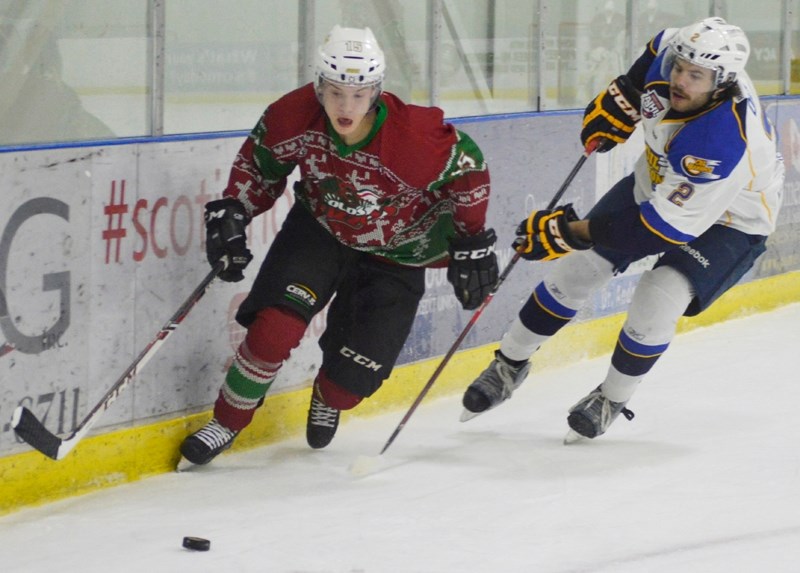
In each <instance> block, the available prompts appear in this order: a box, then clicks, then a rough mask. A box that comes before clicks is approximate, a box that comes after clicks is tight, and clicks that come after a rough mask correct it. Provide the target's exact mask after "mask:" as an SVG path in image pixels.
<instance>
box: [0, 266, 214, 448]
mask: <svg viewBox="0 0 800 573" xmlns="http://www.w3.org/2000/svg"><path fill="white" fill-rule="evenodd" d="M224 268H225V262H224V261H223V260H220V261H218V262H217V263H216V265H214V268H213V269H211V272H209V273H208V275H207V276H206V278H204V279H203V281H202V282H201V283H200V284H199V285H198V286H197V288H196V289H194V292H192V294H190V295H189V298H187V299H186V301H185V302H184V303H183V304H182V305H181V307H180V308H179V309H178V311H177V312H176V313H175V314H173V315H172V317H171V318H170V319H169V320H168V321H167V322H166V324H164V326H162V327H161V330H159V331H158V333H156V335H155V337H154V338H153V339H152V340H151V341H150V342H149V343H148V344H147V346H146V347H145V348H144V350H142V351H141V352H140V353H139V356H137V357H136V359H135V360H134V361H133V363H132V364H131V365H130V366H128V369H127V370H126V371H125V373H124V374H123V375H122V376H121V377H120V378H119V379H118V380H117V381H116V382H114V385H113V386H111V389H110V390H109V391H108V392H106V395H105V396H103V398H102V399H101V400H100V402H98V403H97V404H96V405H95V407H94V408H92V411H91V412H89V414H87V416H86V417H85V418H84V419H83V421H81V423H80V424H78V426H77V427H76V428H75V430H73V431H72V433H71V434H70V435H69V436H67V437H66V438H59V437H57V436H56V435H55V434H53V433H52V432H50V431H49V430H48V429H47V428H45V427H44V424H42V422H40V421H39V419H38V418H37V417H36V416H34V414H33V412H31V411H30V410H29V409H28V408H26V407H25V406H19V407H17V409H16V410H14V415H13V417H12V419H11V425H12V426H13V427H14V432H16V434H17V435H18V436H19V437H20V438H22V439H23V440H25V441H26V442H28V444H30V445H31V446H33V447H34V448H36V449H37V450H39V451H40V452H42V453H43V454H44V455H46V456H48V457H50V458H52V459H54V460H61V459H64V457H65V456H66V455H67V454H68V453H69V452H70V451H72V449H73V448H74V447H75V446H76V445H77V444H78V442H80V441H81V439H83V437H84V436H85V435H86V434H87V433H88V432H89V430H90V429H91V428H92V426H94V424H95V423H96V422H97V420H98V419H99V418H100V415H101V414H102V413H103V412H105V411H106V410H108V407H109V406H111V403H112V402H114V400H116V399H117V397H119V395H120V394H121V393H122V391H123V390H124V389H125V388H126V387H127V386H128V385H130V383H131V382H133V380H134V378H135V377H136V374H137V371H138V370H139V369H141V368H143V367H144V365H145V364H147V362H148V360H150V359H151V358H152V357H153V355H155V353H156V351H157V350H158V349H159V347H160V346H161V345H162V344H163V343H164V341H165V340H166V339H167V337H169V335H170V334H172V332H173V331H174V330H175V329H176V328H178V325H179V324H180V323H181V322H182V321H183V319H184V318H186V315H188V314H189V311H190V310H191V309H192V307H194V305H195V304H197V302H198V301H199V300H200V299H201V298H202V297H203V295H204V294H205V293H206V291H207V290H208V287H209V286H210V285H211V283H212V281H213V280H214V279H215V278H216V277H217V275H218V274H219V273H220V271H222V269H224Z"/></svg>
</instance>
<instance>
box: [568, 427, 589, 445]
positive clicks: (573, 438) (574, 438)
mask: <svg viewBox="0 0 800 573" xmlns="http://www.w3.org/2000/svg"><path fill="white" fill-rule="evenodd" d="M585 439H586V436H582V435H580V434H579V433H578V432H576V431H575V430H570V431H569V432H567V435H566V436H564V445H565V446H568V445H570V444H574V443H575V442H580V441H581V440H585Z"/></svg>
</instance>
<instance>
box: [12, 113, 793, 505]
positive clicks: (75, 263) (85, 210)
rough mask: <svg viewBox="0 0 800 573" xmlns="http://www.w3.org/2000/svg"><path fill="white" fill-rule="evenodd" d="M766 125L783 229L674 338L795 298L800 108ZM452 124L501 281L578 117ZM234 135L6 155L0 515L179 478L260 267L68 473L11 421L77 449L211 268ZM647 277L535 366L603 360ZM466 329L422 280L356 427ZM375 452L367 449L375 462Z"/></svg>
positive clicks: (571, 197) (254, 245)
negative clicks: (74, 439) (489, 190)
mask: <svg viewBox="0 0 800 573" xmlns="http://www.w3.org/2000/svg"><path fill="white" fill-rule="evenodd" d="M770 115H771V117H772V118H773V120H774V122H775V123H776V126H777V127H778V129H779V132H780V133H781V138H782V139H781V150H782V153H783V154H784V156H785V158H786V164H787V184H786V192H785V203H784V208H783V210H782V212H781V215H780V218H779V220H778V223H779V225H778V231H777V232H776V233H775V234H774V235H773V236H772V237H771V239H770V242H769V247H770V248H769V249H768V251H767V253H766V254H765V255H764V256H762V257H761V258H760V259H759V261H758V262H757V264H756V266H755V267H754V269H753V270H752V271H751V273H749V274H748V276H747V277H745V279H744V280H743V282H742V284H741V285H740V286H739V287H737V288H736V289H734V290H733V291H732V292H731V293H729V294H728V295H727V296H726V297H724V298H723V299H722V300H721V301H719V303H717V304H716V305H715V306H714V307H712V309H710V310H709V311H708V312H707V313H705V314H703V315H701V316H700V317H698V318H697V319H696V320H693V321H691V322H686V323H685V324H684V325H683V326H682V327H683V328H688V327H691V326H694V325H702V324H707V323H709V322H713V321H717V320H724V319H725V318H728V317H730V316H734V315H738V314H742V313H747V312H753V311H759V310H764V309H767V308H773V307H774V306H778V305H781V304H785V303H787V302H791V301H794V300H800V278H798V276H799V274H798V272H797V271H798V270H799V269H800V238H798V237H799V236H800V233H798V231H797V230H798V225H800V223H799V222H798V221H800V131H798V129H797V122H798V121H800V106H799V105H798V103H796V102H795V101H794V100H781V101H780V102H777V101H771V102H770ZM457 127H458V128H459V129H462V130H464V131H465V132H467V133H469V134H470V136H472V137H473V139H475V141H476V142H477V143H478V145H479V146H480V147H481V148H482V150H483V151H484V154H485V155H486V157H487V160H488V162H489V165H490V169H491V174H492V182H493V194H492V199H491V201H490V210H489V215H488V219H489V225H490V226H492V227H494V228H495V229H496V230H497V233H498V236H499V241H498V255H499V258H500V261H501V266H504V265H505V264H506V263H507V262H508V261H509V260H510V258H511V256H512V251H511V248H510V246H509V245H510V243H511V240H512V237H513V230H514V228H515V227H516V225H517V223H518V222H519V221H520V220H521V219H522V218H524V217H525V216H526V215H527V213H528V212H529V211H530V210H531V209H532V208H535V207H542V206H544V205H546V204H547V203H548V202H549V200H550V197H551V196H552V194H553V193H554V192H555V190H556V189H558V187H559V186H560V185H561V182H562V181H563V179H564V178H565V177H566V175H567V174H568V173H569V171H570V170H571V168H572V166H573V165H574V164H575V162H576V161H577V159H578V158H579V157H580V153H581V148H580V144H579V142H578V138H577V133H578V131H579V128H580V115H578V114H576V113H566V112H563V113H554V114H545V115H542V114H539V115H514V116H507V117H497V116H495V117H491V118H476V119H471V120H460V121H458V122H457ZM243 135H244V134H242V133H235V134H214V135H209V136H205V137H198V138H166V139H164V140H160V141H138V140H137V141H131V142H124V141H117V142H113V143H109V144H107V145H96V146H81V147H71V148H54V149H38V150H29V151H17V152H9V153H4V154H0V180H2V185H3V190H4V208H3V211H2V213H0V295H2V296H0V332H2V338H0V483H2V484H3V485H2V489H3V494H2V496H0V513H2V512H4V511H9V510H11V509H14V508H16V507H19V506H21V505H26V504H32V503H38V502H42V501H47V500H49V499H54V498H58V497H62V496H65V495H71V494H74V493H78V492H80V491H85V490H88V489H93V488H96V487H102V486H106V485H114V484H117V483H122V482H125V481H129V480H132V479H138V478H140V477H142V476H146V475H149V474H155V473H160V472H164V471H168V470H170V469H172V468H173V467H174V464H175V463H176V461H177V453H176V452H177V445H178V444H179V443H180V440H181V439H182V438H183V437H184V436H185V435H186V433H187V432H188V431H190V430H191V429H194V428H195V427H197V425H198V424H201V423H202V422H203V421H205V420H206V419H207V418H208V410H209V408H210V405H211V404H212V402H213V400H214V399H215V397H216V394H217V391H218V389H219V386H220V383H221V381H222V378H223V376H224V372H225V371H226V369H227V365H228V364H229V362H230V360H231V358H232V355H233V353H234V351H235V348H236V346H237V344H238V342H239V341H240V340H241V337H242V336H243V331H242V329H241V328H240V327H239V326H238V325H237V324H236V323H235V322H234V321H233V314H234V312H235V309H236V308H237V306H238V304H239V302H241V300H242V298H243V296H244V295H245V294H246V292H247V289H248V286H249V284H250V283H251V282H252V279H253V277H254V275H255V272H256V270H257V264H253V265H251V266H250V268H248V269H247V272H246V280H245V281H243V282H241V283H235V284H227V283H217V284H215V285H214V286H213V287H212V289H211V290H210V291H209V293H208V294H207V295H206V297H205V298H204V299H203V300H202V301H201V303H200V304H199V305H197V306H196V307H195V308H194V309H193V310H192V312H191V314H190V315H189V316H188V317H187V318H186V320H185V321H184V323H183V324H182V325H181V326H180V327H179V330H178V331H176V332H175V334H173V335H172V336H171V337H170V339H169V341H168V342H167V343H166V344H165V345H164V347H163V348H162V350H161V351H160V352H159V353H158V354H157V355H156V356H155V357H154V358H153V359H152V361H151V362H150V363H149V364H148V365H147V366H146V368H144V369H143V370H142V371H141V372H140V373H139V375H138V378H137V380H136V382H135V383H134V384H133V385H132V386H131V387H130V388H128V389H127V390H126V391H125V392H124V393H123V394H122V395H121V396H120V397H119V399H118V400H117V401H116V402H115V403H114V404H113V406H112V407H111V408H110V409H109V410H108V411H107V412H105V414H104V415H103V418H102V420H101V421H100V422H99V423H98V424H97V426H96V427H95V429H94V431H93V433H92V435H91V436H90V437H89V438H87V439H85V440H84V441H83V442H81V444H80V445H79V446H78V448H77V449H76V450H75V451H74V452H73V453H72V454H70V456H69V457H68V458H67V459H65V460H63V461H60V462H53V461H51V460H48V459H45V458H44V457H43V456H41V455H40V454H38V453H37V452H32V451H31V450H30V448H29V447H28V446H27V445H26V444H24V443H20V442H19V441H18V440H17V439H16V438H15V435H14V433H13V431H12V430H11V427H10V423H9V422H10V419H11V414H12V412H13V410H14V408H15V407H16V406H17V405H19V404H23V405H26V406H28V407H29V408H30V409H31V410H32V411H33V412H34V413H35V414H36V415H37V416H38V417H39V418H40V419H42V420H43V421H44V422H45V424H46V426H47V427H48V429H50V430H51V431H53V432H56V433H60V434H65V433H69V432H70V431H71V430H72V429H73V428H74V427H75V425H76V424H77V423H79V422H80V421H81V419H82V418H83V417H84V416H85V415H86V413H87V412H88V410H89V409H91V407H92V406H93V405H94V404H95V403H97V401H98V400H99V399H100V398H101V397H102V396H103V395H104V394H105V392H106V391H107V390H108V388H109V387H110V386H111V384H113V382H114V381H115V380H117V378H118V377H119V376H120V374H121V373H122V372H123V371H124V370H125V369H126V368H127V367H128V365H129V364H130V363H131V362H132V360H133V359H134V358H135V356H136V355H137V354H138V353H139V351H140V350H141V349H142V348H143V347H144V346H145V345H147V344H148V342H149V341H150V340H151V339H152V337H153V336H154V335H155V333H156V332H157V331H158V329H159V327H160V326H162V324H163V323H164V321H165V320H166V319H167V318H168V317H169V316H171V315H172V314H173V312H174V311H175V310H176V309H177V307H178V306H179V305H180V304H181V302H182V301H183V300H184V299H185V297H186V296H187V295H188V293H189V292H191V291H192V289H193V288H194V287H195V286H196V285H197V283H198V282H199V281H200V280H201V279H202V278H203V276H204V275H205V274H206V272H207V268H208V267H207V262H206V261H205V254H204V247H203V240H204V238H203V235H204V227H203V221H202V214H203V205H204V204H205V202H207V201H208V200H210V199H212V198H215V197H217V196H218V195H219V193H220V192H221V190H222V189H223V187H224V185H225V182H226V180H227V175H228V170H229V168H230V164H231V162H232V160H233V158H234V156H235V154H236V152H237V150H238V147H239V145H240V144H241V141H242V138H243ZM636 149H641V146H640V145H638V144H637V143H635V142H631V143H630V144H628V145H627V146H621V147H619V148H617V149H615V150H614V151H612V152H611V153H609V154H607V155H604V156H599V157H597V158H592V159H590V161H588V162H587V163H586V165H585V167H584V168H583V170H582V171H581V172H580V173H579V174H578V176H577V177H576V179H575V181H574V182H573V184H572V185H571V187H570V189H568V191H567V193H566V195H565V197H564V200H565V201H569V202H572V203H573V204H574V205H575V208H576V210H577V211H578V212H579V213H581V214H582V213H585V212H586V211H588V209H589V208H590V207H591V205H592V204H593V203H594V202H595V200H596V198H597V197H598V196H599V195H600V194H602V193H603V192H604V190H605V189H606V188H607V187H608V185H609V184H610V183H613V182H614V181H615V180H616V178H617V177H619V176H620V175H621V174H622V173H624V172H625V171H626V170H627V169H629V167H630V165H631V162H632V161H633V159H635V156H636V153H635V151H636ZM291 202H292V201H291V196H290V195H289V194H286V195H284V197H282V198H281V199H280V200H279V201H278V204H277V205H276V208H275V209H274V210H273V211H271V212H269V213H267V214H265V215H264V216H262V217H260V218H258V219H256V220H255V221H254V222H253V224H251V226H250V229H249V231H250V235H249V241H250V247H251V249H252V250H253V252H254V254H255V256H256V259H260V258H261V257H263V255H264V254H265V253H266V250H267V249H268V247H269V244H270V242H271V241H272V239H273V238H274V236H275V233H276V232H277V230H278V228H279V226H280V222H281V220H282V217H283V216H284V215H285V213H286V212H287V210H288V208H289V207H290V206H291ZM646 266H647V263H642V264H639V265H634V268H632V269H631V270H629V271H628V272H627V273H625V274H624V275H622V276H620V277H617V278H616V279H615V280H614V281H612V282H611V283H610V284H609V285H608V286H607V288H605V289H603V290H602V291H600V292H598V293H596V295H595V296H594V298H593V299H592V301H591V302H590V304H589V305H587V308H586V309H584V310H582V311H581V312H580V313H579V316H578V320H577V321H576V323H575V324H573V325H570V327H568V329H566V331H565V332H563V333H562V334H560V335H559V337H557V338H556V339H554V340H553V341H551V342H552V343H549V344H548V346H547V347H546V348H544V349H543V351H542V352H540V353H539V354H537V367H538V368H545V367H548V366H549V365H552V364H557V363H559V362H563V361H565V360H568V361H573V360H579V359H581V358H584V357H587V356H594V355H598V354H602V353H606V352H609V351H610V349H611V348H612V346H613V343H614V339H615V337H616V334H617V330H618V328H619V325H620V324H621V315H620V314H619V313H620V312H621V311H622V310H624V308H625V306H626V304H627V303H628V301H629V300H630V295H631V292H632V289H633V287H634V286H635V284H636V281H637V278H638V275H639V274H640V273H641V272H642V270H643V269H644V268H646ZM543 270H544V265H543V264H534V263H528V262H525V261H521V262H520V263H519V264H518V265H517V267H516V268H515V269H514V270H513V272H512V273H511V275H510V276H509V278H508V280H507V281H506V282H505V283H504V284H503V287H502V289H501V290H500V291H499V292H498V294H497V295H496V296H495V298H494V300H493V301H492V303H491V305H489V306H488V307H487V309H486V311H485V312H484V314H483V316H482V317H481V319H480V320H479V322H478V323H477V325H476V326H475V328H473V329H472V331H471V333H470V334H469V336H468V337H467V339H466V340H465V342H464V344H463V345H462V346H461V348H462V352H460V353H459V354H458V355H457V356H456V357H455V358H454V359H453V360H452V361H451V363H450V364H449V365H448V367H447V368H446V370H445V371H444V373H443V375H442V376H441V378H440V379H439V380H438V381H437V384H436V386H435V387H434V391H433V392H432V394H431V397H435V396H436V395H441V394H445V393H453V392H460V391H461V390H463V388H464V387H465V386H466V384H467V383H468V382H469V381H470V380H471V379H472V377H474V375H475V374H476V373H477V372H478V371H479V370H480V369H481V368H482V367H483V364H484V363H485V361H486V359H487V357H488V356H489V355H490V351H491V350H492V349H493V348H494V346H495V343H496V342H497V340H499V338H500V336H501V334H502V333H503V331H504V330H505V327H506V325H507V324H508V321H509V320H510V319H511V318H513V316H514V315H515V314H516V312H517V310H518V308H519V306H520V305H521V303H522V302H523V301H524V300H525V298H526V297H527V296H528V295H529V292H530V290H531V289H532V287H533V286H534V285H535V284H536V282H537V281H538V280H539V279H541V277H542V273H543ZM470 317H471V314H470V313H468V312H465V311H462V310H461V309H460V308H459V306H458V304H457V302H456V301H455V299H454V297H453V296H452V289H451V287H450V285H449V284H448V283H447V281H446V278H445V271H444V270H435V271H429V272H428V275H427V291H426V295H425V297H424V299H423V300H422V303H421V304H420V308H419V312H418V314H417V317H416V321H415V324H414V328H413V330H412V333H411V335H410V336H409V339H408V342H407V344H406V346H405V348H404V351H403V353H402V355H401V357H400V360H399V364H398V367H397V368H396V370H395V372H394V374H393V376H392V378H391V379H390V380H389V381H387V383H386V384H385V386H384V388H382V389H381V391H380V392H378V394H376V395H375V396H374V397H373V398H372V399H370V400H368V401H366V402H365V403H364V404H362V405H361V406H360V407H359V408H358V409H357V410H356V411H354V412H352V413H348V414H349V415H365V414H370V413H374V412H377V411H385V410H386V409H390V408H395V409H399V415H398V421H399V417H400V415H402V413H403V412H404V411H405V409H406V408H407V407H408V406H409V405H410V403H411V402H412V401H413V399H414V398H415V397H416V395H417V393H418V392H419V390H420V389H421V387H422V386H423V385H424V383H425V382H426V381H427V379H428V378H429V376H430V374H431V373H432V371H433V370H434V369H435V367H436V366H437V364H438V357H440V356H441V355H443V354H444V353H445V352H446V351H447V350H448V348H449V347H450V346H451V344H452V343H453V341H454V340H455V339H456V337H457V336H458V335H459V333H460V332H461V331H462V329H463V328H464V326H465V324H466V322H467V321H468V320H469V318H470ZM324 327H325V319H324V316H319V317H317V318H316V319H315V320H314V321H313V322H312V323H311V325H310V327H309V329H308V332H307V335H306V338H305V339H304V342H303V344H302V345H301V347H300V348H299V349H297V350H296V351H295V353H294V354H293V357H292V359H291V361H290V363H288V364H286V365H285V366H284V368H283V369H282V370H281V373H280V375H279V377H278V379H277V381H276V383H275V385H274V386H273V390H272V392H271V393H270V396H269V399H268V400H267V402H266V404H265V407H264V408H262V409H261V410H260V411H259V413H258V415H257V416H256V419H255V420H254V423H253V424H252V425H251V427H249V428H248V429H247V430H246V431H245V432H244V433H243V434H242V436H241V437H240V439H239V440H237V447H248V446H253V445H256V444H263V443H268V442H270V441H275V440H279V439H283V438H285V437H286V436H289V435H293V434H296V433H297V432H299V431H301V430H302V428H303V427H304V425H305V413H306V409H307V401H308V387H309V385H310V383H311V379H312V378H313V376H314V374H315V372H316V369H317V367H318V365H319V360H320V353H319V350H318V348H317V346H316V341H317V339H318V337H319V335H320V334H321V332H322V331H323V330H324ZM346 416H347V415H345V418H344V421H345V422H346V419H347V418H346ZM387 437H388V436H387ZM384 439H385V438H383V437H376V449H377V448H378V447H379V446H380V445H382V442H383V440H384ZM378 442H380V443H378Z"/></svg>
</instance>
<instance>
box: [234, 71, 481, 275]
mask: <svg viewBox="0 0 800 573" xmlns="http://www.w3.org/2000/svg"><path fill="white" fill-rule="evenodd" d="M295 168H299V170H300V181H298V182H297V183H296V184H295V186H294V193H295V197H296V199H297V201H299V202H300V203H301V204H303V205H304V206H305V207H306V208H307V209H308V210H309V212H311V213H312V214H313V215H314V217H315V218H316V220H317V221H318V222H319V223H320V224H321V225H322V226H323V227H325V228H326V229H327V230H328V231H329V232H330V233H331V235H333V236H334V237H336V239H337V240H338V241H339V242H341V243H342V244H344V245H347V246H348V247H351V248H353V249H357V250H359V251H364V252H367V253H371V254H374V255H376V256H380V257H383V258H385V259H389V260H391V261H394V262H396V263H398V264H402V265H409V266H440V265H441V264H444V261H446V259H447V245H448V240H449V239H450V238H452V237H453V236H455V235H459V236H465V235H473V234H475V233H478V232H480V231H482V230H483V227H484V224H485V219H486V209H487V207H488V203H489V171H488V168H487V166H486V162H485V161H484V158H483V155H482V154H481V151H480V149H479V148H478V146H477V145H476V144H475V143H474V142H473V141H472V139H470V138H469V136H467V135H466V134H464V133H462V132H460V131H458V130H457V129H455V128H454V127H453V126H452V125H451V124H447V123H445V122H444V114H443V112H442V110H441V109H439V108H435V107H420V106H415V105H406V104H404V103H403V102H402V101H400V100H399V99H398V98H397V97H395V96H394V95H392V94H390V93H383V94H382V95H381V97H380V99H379V103H378V108H377V117H376V121H375V124H374V126H373V129H372V131H371V132H370V134H369V135H368V137H367V138H366V139H365V140H364V141H362V142H360V143H358V144H356V145H352V146H348V145H346V144H345V143H344V142H343V141H342V139H341V138H340V137H339V136H338V134H336V132H335V131H334V130H333V127H332V126H331V125H330V124H329V121H328V119H327V116H326V115H325V112H324V110H323V108H322V106H321V105H320V103H319V101H318V100H317V96H316V94H315V92H314V87H313V85H312V84H308V85H305V86H303V87H301V88H299V89H297V90H295V91H293V92H290V93H289V94H287V95H285V96H283V97H282V98H281V99H279V100H277V101H276V102H274V103H273V104H271V105H270V106H269V107H268V108H267V110H266V111H265V112H264V114H263V115H262V116H261V118H260V119H259V121H258V124H257V125H256V127H255V128H254V129H253V131H252V132H251V133H250V136H249V137H248V138H247V139H246V140H245V142H244V144H243V145H242V147H241V149H240V150H239V154H238V155H237V157H236V159H235V161H234V163H233V168H232V170H231V175H230V180H229V182H228V187H227V189H226V190H225V192H224V195H225V196H226V197H233V198H236V199H238V200H239V201H241V202H242V204H244V206H245V208H246V209H247V210H248V212H249V213H250V215H251V216H254V217H255V216H257V215H259V214H261V213H263V212H264V211H266V210H268V209H270V208H271V207H272V205H273V204H274V203H275V200H276V199H277V198H278V197H279V196H280V195H281V194H282V193H283V192H284V190H285V188H286V181H287V177H288V176H289V175H290V174H291V173H292V171H294V169H295Z"/></svg>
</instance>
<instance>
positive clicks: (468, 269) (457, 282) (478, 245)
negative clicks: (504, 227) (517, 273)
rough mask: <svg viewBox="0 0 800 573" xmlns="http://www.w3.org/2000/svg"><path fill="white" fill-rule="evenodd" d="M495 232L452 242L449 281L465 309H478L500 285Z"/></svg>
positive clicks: (448, 272) (485, 232)
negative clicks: (495, 287)
mask: <svg viewBox="0 0 800 573" xmlns="http://www.w3.org/2000/svg"><path fill="white" fill-rule="evenodd" d="M496 241H497V235H495V233H494V229H486V230H485V231H483V232H481V233H478V234H477V235H472V236H469V237H454V238H453V239H451V241H450V248H449V249H448V252H449V253H450V264H449V265H448V267H447V280H448V281H450V284H452V285H453V289H454V291H455V294H456V298H457V299H458V301H459V302H460V303H461V306H462V307H463V308H464V309H465V310H474V309H476V308H478V307H479V306H480V305H481V303H482V302H483V299H485V298H486V297H487V295H488V294H489V293H490V292H491V291H492V288H493V287H494V284H495V283H496V282H497V274H498V272H497V255H495V253H494V244H495V242H496Z"/></svg>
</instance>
